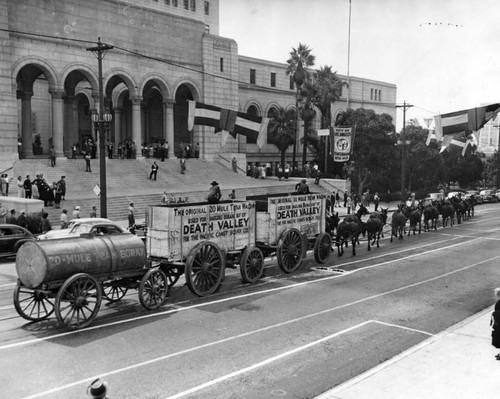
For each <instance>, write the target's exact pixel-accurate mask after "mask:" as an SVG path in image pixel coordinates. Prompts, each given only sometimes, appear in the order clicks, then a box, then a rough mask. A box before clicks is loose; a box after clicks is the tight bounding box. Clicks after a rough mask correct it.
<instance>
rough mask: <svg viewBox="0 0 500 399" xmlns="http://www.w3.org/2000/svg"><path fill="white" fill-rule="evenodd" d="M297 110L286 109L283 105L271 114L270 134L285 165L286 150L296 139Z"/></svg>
mask: <svg viewBox="0 0 500 399" xmlns="http://www.w3.org/2000/svg"><path fill="white" fill-rule="evenodd" d="M296 118H297V117H296V112H295V110H293V109H291V110H288V111H285V109H284V108H283V107H278V108H277V109H275V111H274V112H273V114H272V115H271V120H270V121H269V126H268V129H267V130H268V135H269V136H270V137H271V140H270V141H271V142H272V143H273V144H274V145H275V146H276V147H277V148H278V150H279V152H280V154H281V165H282V166H283V167H284V165H285V152H286V150H287V149H288V147H289V146H290V145H292V144H293V143H294V140H295V122H296Z"/></svg>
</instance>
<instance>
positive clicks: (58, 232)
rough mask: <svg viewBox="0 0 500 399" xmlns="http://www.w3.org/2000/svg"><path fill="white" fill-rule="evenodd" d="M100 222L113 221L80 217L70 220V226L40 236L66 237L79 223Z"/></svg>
mask: <svg viewBox="0 0 500 399" xmlns="http://www.w3.org/2000/svg"><path fill="white" fill-rule="evenodd" d="M82 223H86V224H99V223H113V222H111V220H109V219H105V218H80V219H72V220H70V221H69V223H68V226H67V227H66V228H65V229H60V230H51V231H49V232H47V233H45V234H40V235H39V236H38V239H39V240H53V239H55V238H61V237H66V236H67V235H68V233H69V232H70V231H71V230H72V229H73V227H75V226H78V225H79V224H82Z"/></svg>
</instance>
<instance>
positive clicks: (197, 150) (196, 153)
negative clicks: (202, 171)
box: [194, 143, 200, 158]
mask: <svg viewBox="0 0 500 399" xmlns="http://www.w3.org/2000/svg"><path fill="white" fill-rule="evenodd" d="M194 157H195V158H199V157H200V143H196V144H195V145H194Z"/></svg>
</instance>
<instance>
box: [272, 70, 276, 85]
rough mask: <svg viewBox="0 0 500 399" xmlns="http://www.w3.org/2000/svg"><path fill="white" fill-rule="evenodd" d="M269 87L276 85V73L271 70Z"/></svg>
mask: <svg viewBox="0 0 500 399" xmlns="http://www.w3.org/2000/svg"><path fill="white" fill-rule="evenodd" d="M271 87H276V73H275V72H271Z"/></svg>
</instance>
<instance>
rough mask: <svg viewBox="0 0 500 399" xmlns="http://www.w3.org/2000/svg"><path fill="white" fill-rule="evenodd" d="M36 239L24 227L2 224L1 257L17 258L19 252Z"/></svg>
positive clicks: (0, 232) (0, 225) (0, 234)
mask: <svg viewBox="0 0 500 399" xmlns="http://www.w3.org/2000/svg"><path fill="white" fill-rule="evenodd" d="M35 240H36V237H35V235H33V234H32V233H30V232H29V231H28V230H26V229H25V228H24V227H21V226H18V225H15V224H5V223H4V224H0V257H2V258H3V257H8V256H15V255H16V253H17V250H18V249H19V248H20V247H21V245H23V244H24V243H25V242H27V241H35Z"/></svg>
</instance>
